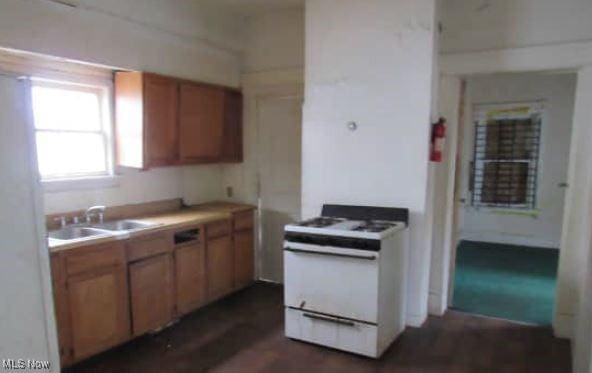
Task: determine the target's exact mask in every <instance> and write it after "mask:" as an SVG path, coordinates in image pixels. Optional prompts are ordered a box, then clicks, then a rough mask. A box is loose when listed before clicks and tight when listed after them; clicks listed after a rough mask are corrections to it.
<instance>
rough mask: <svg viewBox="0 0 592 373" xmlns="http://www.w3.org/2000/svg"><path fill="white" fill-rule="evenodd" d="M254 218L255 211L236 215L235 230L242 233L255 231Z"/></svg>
mask: <svg viewBox="0 0 592 373" xmlns="http://www.w3.org/2000/svg"><path fill="white" fill-rule="evenodd" d="M253 225H254V216H253V211H246V212H239V213H236V214H234V230H235V231H241V230H245V229H253Z"/></svg>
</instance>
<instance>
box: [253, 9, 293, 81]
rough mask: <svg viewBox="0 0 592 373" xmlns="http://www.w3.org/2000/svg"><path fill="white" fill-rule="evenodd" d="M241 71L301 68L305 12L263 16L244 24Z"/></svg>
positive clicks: (282, 12) (290, 11)
mask: <svg viewBox="0 0 592 373" xmlns="http://www.w3.org/2000/svg"><path fill="white" fill-rule="evenodd" d="M244 32H245V45H246V49H245V60H244V65H243V71H244V72H261V71H269V70H280V69H293V68H302V67H303V66H304V9H302V8H295V9H290V10H283V11H275V12H269V13H263V14H261V15H258V16H253V17H249V18H248V19H247V21H246V24H245V31H244Z"/></svg>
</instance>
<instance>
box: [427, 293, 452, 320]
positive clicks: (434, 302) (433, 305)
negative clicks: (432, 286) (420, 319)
mask: <svg viewBox="0 0 592 373" xmlns="http://www.w3.org/2000/svg"><path fill="white" fill-rule="evenodd" d="M447 308H448V307H447V306H446V302H445V301H443V300H442V294H437V293H430V295H429V296H428V314H430V315H434V316H443V315H444V312H446V309H447Z"/></svg>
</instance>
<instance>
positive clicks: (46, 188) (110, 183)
mask: <svg viewBox="0 0 592 373" xmlns="http://www.w3.org/2000/svg"><path fill="white" fill-rule="evenodd" d="M120 183H121V180H120V177H119V176H116V175H109V176H93V177H84V178H72V179H54V180H41V187H42V189H43V192H44V193H58V192H67V191H73V190H89V189H104V188H115V187H118V186H119V185H120Z"/></svg>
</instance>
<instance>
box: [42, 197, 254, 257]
mask: <svg viewBox="0 0 592 373" xmlns="http://www.w3.org/2000/svg"><path fill="white" fill-rule="evenodd" d="M255 208H256V207H255V206H253V205H247V204H242V203H230V202H210V203H205V204H201V205H195V206H191V207H186V208H182V209H180V210H177V211H172V212H166V213H161V214H154V215H149V216H137V217H132V218H130V219H129V220H134V221H141V222H149V223H156V224H158V225H156V226H154V227H149V228H144V229H141V230H137V231H132V232H129V234H119V235H117V234H114V235H112V236H100V237H88V238H84V239H80V240H72V241H56V240H50V241H49V243H48V247H49V251H50V253H52V254H53V253H57V252H61V251H64V250H70V249H74V248H79V247H83V246H89V245H97V244H101V243H106V242H112V241H118V240H123V239H130V238H135V237H140V236H143V235H147V234H153V233H156V232H160V231H163V230H171V229H180V228H183V227H188V226H194V225H199V224H204V223H209V222H213V221H216V220H224V219H230V218H231V217H232V214H234V213H237V212H243V211H249V210H254V209H255Z"/></svg>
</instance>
